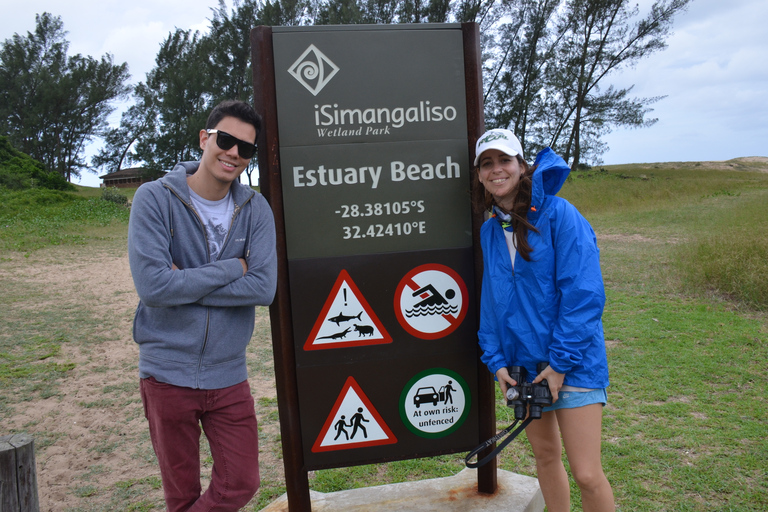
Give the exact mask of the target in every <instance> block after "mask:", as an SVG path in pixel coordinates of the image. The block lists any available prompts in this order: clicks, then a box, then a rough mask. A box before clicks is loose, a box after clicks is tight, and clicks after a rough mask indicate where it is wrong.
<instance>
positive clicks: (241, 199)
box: [160, 162, 255, 205]
mask: <svg viewBox="0 0 768 512" xmlns="http://www.w3.org/2000/svg"><path fill="white" fill-rule="evenodd" d="M199 167H200V162H179V163H177V164H176V165H175V166H174V168H173V169H172V170H171V172H169V173H168V174H166V175H165V176H163V177H162V178H160V182H161V183H162V184H163V185H165V186H166V187H168V188H169V189H171V190H172V191H173V192H174V193H175V194H176V195H177V196H179V198H180V199H181V200H182V201H184V202H185V203H187V204H190V203H191V201H192V199H191V198H190V197H189V186H187V176H191V175H193V174H195V173H196V172H197V169H198V168H199ZM254 194H255V192H254V191H253V189H252V188H251V187H248V186H246V185H243V184H242V183H240V182H236V183H234V184H233V186H232V199H233V200H234V202H235V204H237V205H242V204H244V203H245V202H246V201H247V200H248V199H249V198H251V197H252V196H253V195H254Z"/></svg>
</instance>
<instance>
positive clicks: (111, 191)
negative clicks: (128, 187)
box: [101, 187, 128, 206]
mask: <svg viewBox="0 0 768 512" xmlns="http://www.w3.org/2000/svg"><path fill="white" fill-rule="evenodd" d="M101 198H102V199H103V200H104V201H109V202H110V203H115V204H119V205H120V206H126V205H127V204H128V197H127V196H125V195H123V194H121V193H120V190H119V189H118V188H117V187H107V188H105V189H103V190H102V191H101Z"/></svg>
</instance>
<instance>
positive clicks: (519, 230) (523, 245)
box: [472, 155, 539, 261]
mask: <svg viewBox="0 0 768 512" xmlns="http://www.w3.org/2000/svg"><path fill="white" fill-rule="evenodd" d="M515 158H517V163H518V164H519V165H520V167H521V168H522V169H523V173H522V174H521V175H520V181H519V182H518V184H517V194H516V195H515V202H514V204H513V205H512V211H507V210H505V209H504V208H502V207H501V206H499V205H498V204H496V200H495V199H494V198H493V195H491V194H490V193H489V192H488V191H487V190H485V187H484V186H483V184H482V183H480V177H479V174H480V173H479V169H478V168H476V169H475V177H474V178H473V179H474V181H475V186H474V190H475V192H474V194H473V198H472V202H473V204H474V205H475V207H476V208H480V209H482V210H484V211H492V210H493V207H494V206H495V207H496V208H498V209H499V210H501V211H503V212H505V213H509V214H510V215H512V230H513V231H514V232H515V245H516V247H517V252H519V253H520V256H522V257H523V259H524V260H525V261H531V252H533V248H532V247H531V245H530V244H529V243H528V230H531V231H534V232H536V233H538V232H539V230H537V229H536V228H535V227H534V226H533V224H531V223H530V222H528V211H529V210H530V208H531V191H532V189H533V179H532V178H533V173H534V172H535V171H536V167H531V166H529V165H528V162H526V161H525V160H524V159H523V157H521V156H520V155H517V156H516V157H515Z"/></svg>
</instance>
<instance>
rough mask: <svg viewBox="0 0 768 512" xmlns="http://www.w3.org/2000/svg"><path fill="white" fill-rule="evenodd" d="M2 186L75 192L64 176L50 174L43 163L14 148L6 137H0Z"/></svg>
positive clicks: (0, 183) (13, 188) (17, 188)
mask: <svg viewBox="0 0 768 512" xmlns="http://www.w3.org/2000/svg"><path fill="white" fill-rule="evenodd" d="M0 186H2V187H5V188H8V189H11V190H24V189H28V188H48V189H51V190H74V187H73V186H72V184H71V183H68V182H67V180H65V179H64V177H63V176H61V175H60V174H57V173H54V172H48V171H47V170H46V169H45V166H44V165H43V164H42V163H40V162H38V161H37V160H35V159H33V158H32V157H30V156H29V155H26V154H24V153H22V152H21V151H19V150H18V149H16V148H14V147H13V146H12V145H11V143H10V141H9V140H8V137H4V136H0Z"/></svg>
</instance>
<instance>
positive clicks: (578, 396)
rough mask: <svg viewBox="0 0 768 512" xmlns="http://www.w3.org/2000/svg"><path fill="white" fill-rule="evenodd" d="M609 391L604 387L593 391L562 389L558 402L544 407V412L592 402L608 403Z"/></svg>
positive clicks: (572, 407)
mask: <svg viewBox="0 0 768 512" xmlns="http://www.w3.org/2000/svg"><path fill="white" fill-rule="evenodd" d="M607 403H608V393H607V392H606V391H605V388H603V389H593V390H592V391H561V392H560V393H559V394H558V396H557V402H555V403H554V404H552V405H549V406H547V407H544V409H542V410H543V411H544V412H549V411H556V410H558V409H575V408H577V407H584V406H585V405H591V404H603V405H605V404H607Z"/></svg>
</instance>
